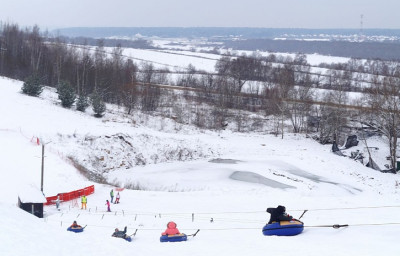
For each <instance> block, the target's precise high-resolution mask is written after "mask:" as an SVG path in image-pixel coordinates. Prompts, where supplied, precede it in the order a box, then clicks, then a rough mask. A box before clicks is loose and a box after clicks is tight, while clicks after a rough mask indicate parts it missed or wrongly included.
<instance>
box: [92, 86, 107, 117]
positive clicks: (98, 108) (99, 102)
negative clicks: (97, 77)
mask: <svg viewBox="0 0 400 256" xmlns="http://www.w3.org/2000/svg"><path fill="white" fill-rule="evenodd" d="M90 101H91V103H92V108H93V112H94V116H95V117H102V116H103V115H104V112H105V111H106V104H105V103H104V101H103V99H102V97H101V95H100V93H99V92H98V91H97V90H95V91H94V92H93V94H92V95H91V97H90Z"/></svg>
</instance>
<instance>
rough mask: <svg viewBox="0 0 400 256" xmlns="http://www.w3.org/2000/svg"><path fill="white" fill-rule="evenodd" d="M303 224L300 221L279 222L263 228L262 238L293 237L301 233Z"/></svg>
mask: <svg viewBox="0 0 400 256" xmlns="http://www.w3.org/2000/svg"><path fill="white" fill-rule="evenodd" d="M303 230H304V224H303V223H302V222H300V221H297V220H295V221H293V220H292V221H281V222H274V223H272V224H267V225H265V226H264V227H263V234H264V236H295V235H298V234H300V233H301V232H303Z"/></svg>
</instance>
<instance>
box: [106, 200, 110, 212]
mask: <svg viewBox="0 0 400 256" xmlns="http://www.w3.org/2000/svg"><path fill="white" fill-rule="evenodd" d="M106 205H107V212H111V209H110V202H109V201H108V200H106Z"/></svg>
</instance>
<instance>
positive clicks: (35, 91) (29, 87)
mask: <svg viewBox="0 0 400 256" xmlns="http://www.w3.org/2000/svg"><path fill="white" fill-rule="evenodd" d="M42 91H43V85H41V81H40V77H39V75H38V74H32V75H30V76H28V77H27V78H26V79H25V82H24V84H23V85H22V93H24V94H27V95H29V96H35V97H37V96H39V95H40V94H41V93H42Z"/></svg>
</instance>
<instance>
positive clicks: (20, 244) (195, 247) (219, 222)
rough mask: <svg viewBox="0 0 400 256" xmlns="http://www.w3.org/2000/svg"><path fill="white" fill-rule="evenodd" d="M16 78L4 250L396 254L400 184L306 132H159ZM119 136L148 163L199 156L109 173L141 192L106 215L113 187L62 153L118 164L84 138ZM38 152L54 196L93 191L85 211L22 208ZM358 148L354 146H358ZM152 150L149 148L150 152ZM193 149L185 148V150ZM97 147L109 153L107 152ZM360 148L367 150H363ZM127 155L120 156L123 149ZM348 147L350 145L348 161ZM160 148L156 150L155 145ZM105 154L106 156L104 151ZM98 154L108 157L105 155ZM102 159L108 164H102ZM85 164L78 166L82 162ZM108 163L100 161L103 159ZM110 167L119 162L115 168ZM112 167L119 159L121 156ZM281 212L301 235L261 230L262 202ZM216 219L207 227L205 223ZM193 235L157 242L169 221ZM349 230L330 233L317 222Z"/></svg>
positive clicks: (117, 144) (4, 152) (8, 84)
mask: <svg viewBox="0 0 400 256" xmlns="http://www.w3.org/2000/svg"><path fill="white" fill-rule="evenodd" d="M21 86H22V82H20V81H14V80H10V79H5V78H1V79H0V91H1V94H0V111H1V112H0V113H1V118H0V141H1V143H2V147H1V154H0V162H1V174H2V175H1V179H0V187H1V188H2V190H1V191H2V193H1V195H0V226H1V227H2V231H1V232H0V241H1V242H0V255H24V256H25V255H28V254H29V255H41V256H47V255H49V256H50V255H129V254H135V255H166V256H169V255H202V256H203V255H232V256H235V255H262V254H274V255H290V256H292V255H298V256H303V255H321V254H323V255H335V256H336V255H364V256H365V255H398V253H399V249H398V244H397V241H398V239H399V237H398V236H399V227H400V226H399V225H400V219H399V216H400V197H399V194H400V185H399V183H400V177H399V175H398V174H396V175H393V174H383V173H380V172H376V171H374V170H372V169H369V168H366V167H364V166H363V165H361V164H360V163H358V162H355V161H353V160H351V159H349V158H345V157H339V156H337V155H334V154H333V153H331V152H330V146H329V145H326V146H323V145H320V144H318V143H316V142H315V141H313V140H311V139H307V138H305V137H304V136H303V135H290V134H287V135H286V136H285V139H283V140H282V139H280V138H279V137H274V136H273V135H269V134H239V133H233V132H231V131H229V130H227V131H221V132H211V131H201V130H198V129H194V128H190V127H185V128H184V129H180V130H179V131H177V130H175V129H174V126H173V125H172V124H168V122H166V124H165V125H164V126H163V129H161V128H159V129H157V128H156V127H157V125H156V124H155V123H154V122H155V121H157V120H158V119H156V118H153V117H148V119H147V120H146V122H143V123H142V122H140V121H138V120H137V119H135V118H138V117H126V116H119V115H117V114H116V112H113V113H110V112H107V113H106V115H105V116H104V117H103V118H102V119H97V118H94V117H93V116H92V113H91V111H90V109H89V110H88V111H87V113H80V112H77V111H75V110H67V109H63V108H62V107H60V105H59V104H57V102H58V101H57V97H56V95H55V94H54V92H53V91H52V90H49V89H46V90H45V91H44V92H43V94H42V96H40V97H38V98H34V97H29V96H26V95H23V94H21V93H20V88H21ZM115 134H123V135H124V136H126V137H131V138H133V141H134V142H135V139H136V138H146V140H141V139H138V141H137V145H135V144H133V146H134V148H135V150H140V151H141V153H142V154H143V155H144V156H145V157H146V156H150V155H156V154H157V152H160V151H158V150H157V148H162V149H166V148H172V149H174V148H177V147H180V146H182V145H186V146H187V147H190V148H192V149H196V152H199V153H196V157H195V158H193V160H190V161H185V162H179V161H175V160H170V161H168V160H165V161H160V162H159V163H154V162H153V163H151V164H147V165H145V166H136V165H134V166H132V167H128V168H126V167H125V168H116V169H110V170H109V171H108V172H107V173H105V174H104V175H105V177H107V179H108V180H109V181H113V182H114V183H118V184H120V186H124V185H127V184H136V185H137V187H139V188H141V190H129V189H124V190H123V191H122V192H121V203H120V204H117V205H115V204H112V205H111V210H112V212H111V213H108V212H106V206H105V200H106V199H109V192H110V190H111V189H115V187H113V186H109V185H103V184H96V183H93V182H90V181H88V180H87V179H86V178H84V177H83V176H82V175H81V174H80V173H79V171H78V170H76V169H75V168H74V167H73V165H72V164H71V163H70V161H68V157H71V156H73V157H75V158H79V156H80V157H82V158H86V157H87V158H88V159H87V160H89V157H90V156H91V155H92V156H97V159H99V160H98V161H99V164H110V163H112V164H113V165H114V164H115V163H117V162H116V161H117V160H115V159H119V158H118V157H117V156H116V155H113V151H114V150H115V151H117V150H118V152H119V151H120V150H122V149H121V143H122V142H121V141H120V140H114V141H113V140H107V143H108V145H99V144H96V143H93V144H90V143H88V144H85V143H84V141H85V139H88V140H90V138H93V137H99V136H100V137H104V138H107V137H106V136H108V137H110V136H112V135H115ZM36 138H40V139H41V140H42V141H43V142H44V143H47V144H46V146H45V165H44V170H45V171H44V193H45V195H46V196H53V195H56V194H57V193H61V192H68V191H72V190H76V189H80V188H83V187H85V186H88V185H92V184H94V185H95V193H94V194H93V195H90V196H88V209H87V210H81V209H80V208H79V207H77V206H76V204H75V203H76V202H62V203H61V210H60V211H57V210H56V208H55V206H46V207H45V218H43V219H38V218H36V217H34V216H32V215H30V214H28V213H26V212H24V211H22V210H20V209H19V208H17V206H16V204H17V200H18V195H19V194H20V193H22V192H24V191H25V188H26V186H30V185H34V186H36V187H37V188H40V170H41V152H42V151H41V150H42V148H41V146H38V145H36V144H35V143H34V142H35V141H36ZM360 143H361V142H360ZM146 144H147V146H146ZM189 144H190V145H189ZM368 146H376V147H379V150H375V151H374V152H373V153H374V157H375V158H374V159H375V160H376V161H377V162H378V163H380V164H382V163H383V161H384V160H382V159H384V158H385V156H386V155H387V150H386V147H385V145H384V142H383V141H382V139H380V138H374V139H373V140H372V139H371V140H370V141H369V145H368ZM104 148H106V149H108V151H109V152H107V153H104ZM358 148H359V149H360V150H363V145H361V144H360V146H359V147H358ZM125 150H126V149H125ZM351 150H352V149H349V150H347V151H348V152H346V153H347V154H349V153H350V151H351ZM161 151H162V150H161ZM105 154H108V157H105V158H104V155H105ZM102 157H103V158H102ZM101 159H105V160H107V161H109V162H107V161H105V160H101ZM84 160H85V159H82V161H84ZM101 161H104V162H101ZM113 161H115V162H113ZM118 161H119V160H118ZM279 204H281V205H285V206H286V208H287V210H288V212H289V213H290V214H292V215H293V216H295V217H297V218H298V217H300V215H301V214H302V213H303V210H308V212H307V213H306V214H305V215H304V216H303V217H302V220H303V221H304V222H305V226H306V227H305V230H304V232H303V233H302V234H300V235H298V236H295V237H276V236H272V237H266V236H263V235H262V232H261V230H262V227H263V226H264V225H265V223H266V222H267V221H268V219H269V214H268V213H266V212H265V209H266V208H267V207H276V206H277V205H279ZM211 219H213V222H211ZM74 220H77V221H78V223H79V224H81V225H87V227H86V228H85V231H84V232H83V233H77V234H76V233H71V232H68V231H66V229H67V227H68V226H69V225H70V224H71V223H72V222H73V221H74ZM171 220H172V221H175V222H177V224H178V228H179V230H180V231H181V232H184V233H186V234H192V233H194V232H195V231H196V230H197V229H200V232H199V233H198V235H197V236H196V237H189V239H188V241H187V242H182V243H160V242H159V237H160V233H161V232H163V231H164V230H165V228H166V224H167V222H168V221H171ZM333 224H348V225H349V227H347V228H341V229H333V228H332V227H316V226H321V225H327V226H332V225H333ZM124 226H127V227H128V233H129V234H132V233H134V231H135V230H136V229H138V231H137V234H136V236H135V237H134V238H133V241H132V242H131V243H129V242H126V241H124V240H122V239H118V238H113V237H111V234H112V232H113V231H114V228H116V227H118V228H123V227H124Z"/></svg>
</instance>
